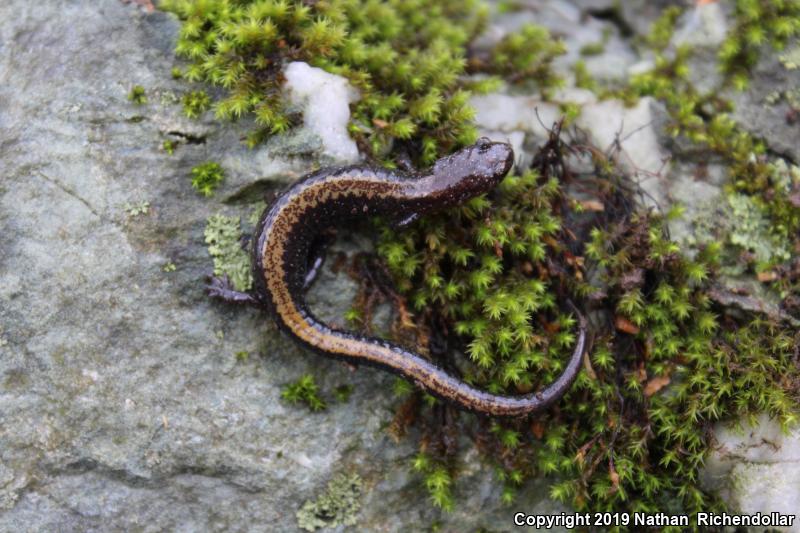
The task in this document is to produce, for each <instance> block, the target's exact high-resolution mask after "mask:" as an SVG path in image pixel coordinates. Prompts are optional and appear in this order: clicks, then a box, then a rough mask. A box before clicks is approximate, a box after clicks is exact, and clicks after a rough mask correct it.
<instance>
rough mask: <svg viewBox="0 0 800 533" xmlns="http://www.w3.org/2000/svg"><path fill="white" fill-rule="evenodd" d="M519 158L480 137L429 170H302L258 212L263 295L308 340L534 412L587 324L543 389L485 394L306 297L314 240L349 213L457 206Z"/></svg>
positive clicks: (256, 264)
mask: <svg viewBox="0 0 800 533" xmlns="http://www.w3.org/2000/svg"><path fill="white" fill-rule="evenodd" d="M512 163H513V152H512V150H511V148H510V147H509V146H508V145H507V144H503V143H491V142H489V141H479V142H478V144H476V145H474V146H471V147H468V148H465V149H464V150H462V151H460V152H458V153H456V154H454V155H452V156H450V157H447V158H444V159H441V160H439V161H438V162H437V163H436V165H435V166H434V167H433V169H432V170H431V172H430V173H429V174H426V175H420V176H411V175H405V174H402V173H397V172H391V171H387V170H381V169H372V168H365V167H347V168H337V169H328V170H322V171H319V172H316V173H313V174H310V175H309V176H307V177H305V178H303V179H301V180H300V181H299V182H298V183H296V184H294V185H293V186H292V187H291V188H290V189H289V190H288V191H286V192H285V193H284V194H282V195H281V196H280V197H279V198H278V199H277V200H276V201H275V203H274V204H273V205H272V206H271V207H269V208H268V209H267V210H266V212H265V213H264V215H263V216H262V218H261V221H260V223H259V225H258V228H257V230H256V239H255V242H254V249H253V255H254V258H253V259H254V260H253V274H254V279H255V288H256V291H257V296H258V298H259V300H261V301H262V302H263V303H264V304H265V305H266V306H267V307H268V308H269V310H270V311H271V312H272V314H273V316H274V317H275V320H276V322H277V324H278V326H279V327H280V328H281V329H283V330H284V331H286V332H287V333H288V334H289V335H291V336H292V337H293V338H294V339H295V340H297V341H298V342H299V343H300V344H302V345H303V346H306V347H308V348H310V349H312V350H314V351H317V352H319V353H321V354H324V355H328V356H333V357H337V358H342V359H346V360H349V361H352V362H355V363H366V364H371V365H374V366H378V367H381V368H385V369H387V370H390V371H392V372H395V373H397V374H399V375H401V376H403V377H405V378H407V379H410V380H411V381H413V382H415V383H416V384H417V385H418V386H419V387H421V388H423V389H425V390H427V391H429V392H431V393H432V394H434V395H436V396H439V397H442V398H444V399H447V400H451V401H453V402H455V403H457V404H459V405H461V406H463V407H465V408H467V409H470V410H474V411H480V412H484V413H488V414H493V415H519V414H525V413H529V412H533V411H537V410H540V409H543V408H545V407H547V406H548V405H550V404H552V403H553V402H554V401H556V400H557V399H558V398H560V397H561V396H562V395H563V394H564V393H565V392H566V390H567V389H568V388H569V386H570V385H571V384H572V382H573V381H574V379H575V377H576V376H577V374H578V372H579V370H580V363H581V358H582V354H583V350H584V341H585V328H584V327H583V319H581V331H580V335H579V339H578V343H577V347H576V349H575V353H574V354H573V356H572V358H571V360H570V362H569V364H568V366H567V368H566V370H565V371H564V373H563V374H562V375H561V376H560V377H559V379H558V380H557V381H556V382H555V383H553V384H552V385H550V386H549V387H548V388H546V389H545V390H543V391H541V392H538V393H532V394H528V395H525V396H518V397H509V396H498V395H494V394H489V393H486V392H483V391H481V390H479V389H476V388H474V387H472V386H470V385H467V384H466V383H464V382H463V381H460V380H458V379H456V378H454V377H453V376H451V375H449V374H447V373H446V372H445V371H444V370H442V369H441V368H439V367H437V366H435V365H433V364H432V363H430V362H429V361H427V360H425V359H423V358H422V357H421V356H419V355H418V354H415V353H413V352H410V351H408V350H405V349H403V348H401V347H399V346H397V345H394V344H392V343H390V342H388V341H385V340H380V339H372V338H366V337H362V336H359V335H357V334H354V333H352V332H347V331H339V330H335V329H332V328H330V327H328V326H327V325H326V324H324V323H322V322H320V321H319V320H317V319H316V318H315V317H314V316H313V315H312V314H311V312H310V311H309V310H308V308H307V307H306V304H305V299H304V282H305V277H306V271H307V268H308V258H309V253H310V251H311V250H310V249H311V245H312V242H313V241H314V239H315V237H317V236H318V235H319V234H320V232H322V231H323V230H325V229H326V228H329V227H331V226H336V225H341V224H344V223H346V222H347V221H348V220H352V219H355V218H363V217H366V216H370V215H382V216H385V217H388V218H391V219H394V220H397V221H398V222H399V221H402V220H405V219H408V218H409V217H412V216H417V215H420V214H424V213H427V212H430V211H433V210H436V209H442V208H445V207H450V206H455V205H458V204H460V203H462V202H463V201H465V200H467V199H469V198H472V197H474V196H477V195H479V194H482V193H485V192H488V191H489V190H491V189H492V188H494V187H495V185H497V183H499V182H500V180H501V179H502V178H503V177H504V176H505V175H506V173H507V172H508V171H509V169H510V168H511V165H512Z"/></svg>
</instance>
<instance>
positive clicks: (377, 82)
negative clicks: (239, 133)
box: [160, 0, 562, 163]
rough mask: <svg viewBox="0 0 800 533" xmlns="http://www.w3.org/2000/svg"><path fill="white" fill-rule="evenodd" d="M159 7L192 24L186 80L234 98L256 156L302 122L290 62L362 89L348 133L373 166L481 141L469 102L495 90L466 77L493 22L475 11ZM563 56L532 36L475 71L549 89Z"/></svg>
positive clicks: (422, 2)
mask: <svg viewBox="0 0 800 533" xmlns="http://www.w3.org/2000/svg"><path fill="white" fill-rule="evenodd" d="M160 7H161V8H162V9H165V10H168V11H172V12H173V13H176V14H177V15H178V16H179V17H180V18H181V20H182V21H183V25H182V28H181V33H180V37H179V40H178V44H177V48H176V50H177V52H178V54H179V55H181V56H183V57H185V58H187V59H188V60H189V61H190V65H189V66H188V67H187V68H186V70H185V72H184V75H183V77H184V78H185V79H187V80H189V81H204V82H208V83H211V84H214V85H219V86H221V87H223V88H224V89H226V91H227V94H226V96H225V97H224V98H222V99H221V100H219V101H217V102H216V103H215V104H214V106H213V107H214V110H215V113H216V115H217V117H219V118H224V119H236V118H239V117H242V116H252V117H253V118H254V119H255V122H256V124H257V130H256V131H254V132H252V134H251V135H250V137H249V139H248V142H249V143H250V144H251V145H253V144H256V143H258V142H259V141H261V140H262V139H264V138H265V137H266V136H268V135H270V134H274V133H280V132H283V131H285V130H287V129H288V128H289V127H290V126H291V124H292V123H293V122H292V117H291V116H290V114H289V112H288V110H287V108H286V102H285V100H284V98H283V96H282V94H281V76H280V72H281V69H282V68H283V66H284V65H285V64H286V63H288V62H290V61H305V62H308V63H310V64H311V65H313V66H317V67H321V68H323V69H325V70H327V71H328V72H332V73H334V74H339V75H342V76H344V77H346V78H347V79H349V80H350V82H351V84H352V85H353V86H354V87H356V88H357V89H358V90H359V92H360V94H361V98H360V100H359V101H358V102H356V103H355V104H353V106H352V116H351V122H350V128H349V129H350V134H351V135H352V136H353V137H354V138H355V140H356V141H357V142H358V143H359V145H360V146H362V147H363V148H364V149H366V150H368V151H370V152H371V153H372V155H374V156H379V157H385V156H387V155H388V154H389V151H390V150H391V148H392V147H393V146H394V144H395V143H397V142H402V143H404V144H406V145H408V146H409V148H411V152H412V155H413V156H414V157H415V158H416V159H417V160H418V161H420V162H422V163H430V162H432V161H433V160H434V159H435V158H436V157H437V156H439V155H442V154H444V153H447V152H449V151H451V150H453V149H454V148H456V147H458V146H461V145H464V144H468V143H470V142H472V141H473V140H474V138H475V135H476V133H475V128H474V126H473V124H472V122H471V119H472V116H473V110H472V109H471V108H470V106H469V105H468V99H469V95H470V93H471V92H473V91H476V90H481V89H485V88H486V87H488V85H487V84H486V83H481V84H477V83H472V82H469V81H468V80H466V79H465V78H464V74H465V73H466V71H467V66H468V65H467V62H466V60H465V56H466V50H467V46H468V45H469V43H470V42H471V41H472V40H473V39H474V38H475V36H476V35H477V34H478V32H479V31H480V29H481V28H482V27H483V25H484V22H485V18H486V12H487V11H486V8H485V7H484V6H483V5H482V4H480V3H479V2H477V1H476V0H469V1H467V2H462V1H456V0H438V1H432V0H413V1H407V0H390V1H387V2H378V1H376V0H331V1H326V2H289V1H281V0H264V1H258V2H256V1H241V2H235V3H231V2H228V1H226V0H202V1H201V0H165V1H164V2H162V3H161V4H160ZM561 51H562V47H561V45H560V44H557V43H554V42H553V40H552V39H551V38H550V36H549V34H548V33H547V31H546V30H544V29H542V28H538V27H534V26H529V27H526V28H524V29H523V30H522V32H520V34H518V35H514V36H509V37H508V38H507V39H505V40H504V41H503V43H501V44H500V45H499V46H498V47H497V49H496V50H495V51H494V52H493V56H492V58H493V60H492V61H491V62H488V61H487V62H479V63H480V64H477V63H476V65H472V66H470V68H471V69H473V70H477V71H480V70H483V71H484V72H485V71H487V70H491V71H492V72H498V73H511V72H513V73H514V75H515V76H517V78H518V79H527V78H531V77H536V78H537V79H538V80H539V81H540V84H541V85H542V86H543V87H545V88H546V87H547V86H549V85H550V84H553V83H555V81H556V77H555V76H554V75H553V74H552V71H551V69H550V61H551V60H552V57H553V55H555V54H557V53H560V52H561Z"/></svg>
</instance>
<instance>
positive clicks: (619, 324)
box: [614, 315, 639, 335]
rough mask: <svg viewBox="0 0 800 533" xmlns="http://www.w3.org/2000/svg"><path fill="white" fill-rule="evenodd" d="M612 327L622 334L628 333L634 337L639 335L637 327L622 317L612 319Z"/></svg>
mask: <svg viewBox="0 0 800 533" xmlns="http://www.w3.org/2000/svg"><path fill="white" fill-rule="evenodd" d="M614 326H616V328H617V330H619V331H621V332H623V333H629V334H631V335H636V334H637V333H639V326H637V325H636V324H634V323H633V322H631V321H630V320H628V319H627V318H625V317H624V316H619V315H617V317H616V318H615V319H614Z"/></svg>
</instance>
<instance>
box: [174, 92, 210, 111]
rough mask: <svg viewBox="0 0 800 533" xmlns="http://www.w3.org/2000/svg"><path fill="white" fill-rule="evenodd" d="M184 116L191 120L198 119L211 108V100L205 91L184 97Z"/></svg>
mask: <svg viewBox="0 0 800 533" xmlns="http://www.w3.org/2000/svg"><path fill="white" fill-rule="evenodd" d="M181 102H182V103H183V114H184V115H186V116H187V117H189V118H198V117H200V115H202V114H203V113H205V112H206V111H207V110H208V108H209V107H211V98H209V96H208V94H207V93H206V92H205V91H192V92H189V93H186V94H184V95H183V98H182V99H181Z"/></svg>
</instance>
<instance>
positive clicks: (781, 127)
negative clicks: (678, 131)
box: [731, 43, 800, 163]
mask: <svg viewBox="0 0 800 533" xmlns="http://www.w3.org/2000/svg"><path fill="white" fill-rule="evenodd" d="M793 46H794V47H800V43H795V44H794V45H793ZM761 55H762V58H763V59H762V60H761V61H759V62H758V64H757V65H756V67H755V68H754V69H753V75H752V78H751V79H752V81H751V83H750V86H749V87H748V90H747V91H743V92H737V93H734V94H731V97H732V98H733V101H734V104H735V106H736V108H735V111H734V114H733V115H734V118H735V119H736V120H737V122H738V123H739V124H740V125H741V126H742V127H743V128H744V129H746V130H747V131H749V132H750V133H752V134H753V135H755V136H757V137H761V138H768V139H769V143H770V148H771V149H772V150H774V151H775V152H777V153H778V154H780V155H782V156H785V157H789V158H790V159H791V160H792V161H794V162H796V163H797V162H800V142H798V139H800V68H798V66H797V65H792V67H793V68H790V67H789V66H787V63H789V62H788V61H781V54H780V53H778V52H775V51H774V50H771V49H768V48H765V49H764V50H762V54H761Z"/></svg>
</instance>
